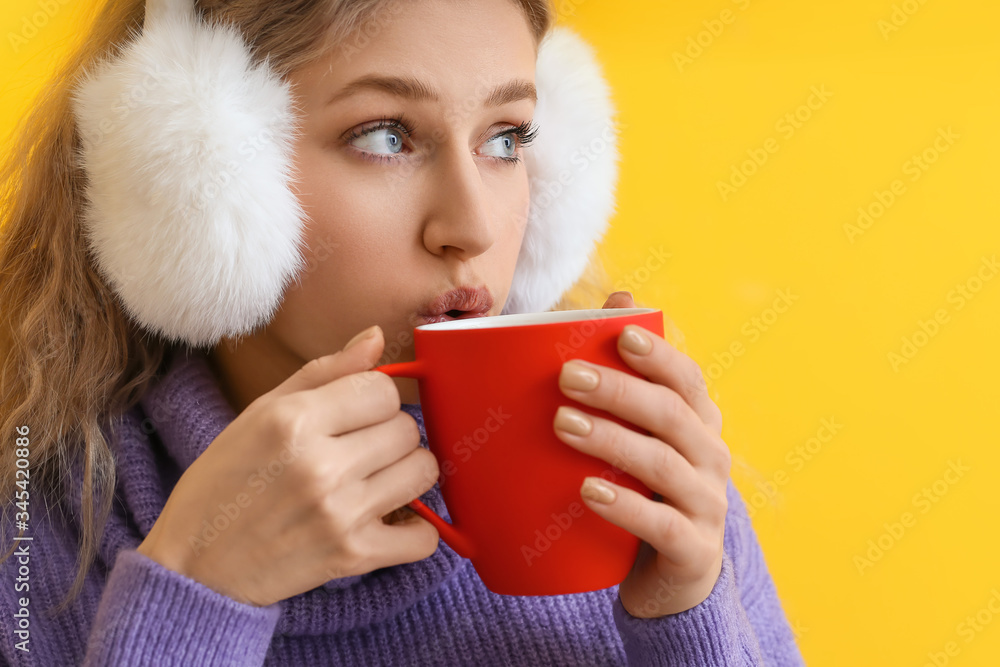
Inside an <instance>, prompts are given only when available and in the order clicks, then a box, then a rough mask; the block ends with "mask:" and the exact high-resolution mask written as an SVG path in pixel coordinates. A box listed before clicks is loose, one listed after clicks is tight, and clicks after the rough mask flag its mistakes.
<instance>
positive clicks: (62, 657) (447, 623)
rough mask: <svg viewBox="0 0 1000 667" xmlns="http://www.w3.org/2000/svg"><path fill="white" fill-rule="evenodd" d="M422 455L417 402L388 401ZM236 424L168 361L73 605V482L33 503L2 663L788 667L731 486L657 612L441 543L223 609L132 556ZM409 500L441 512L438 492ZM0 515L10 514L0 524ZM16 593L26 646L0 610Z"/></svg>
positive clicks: (0, 618) (773, 602)
mask: <svg viewBox="0 0 1000 667" xmlns="http://www.w3.org/2000/svg"><path fill="white" fill-rule="evenodd" d="M403 410H405V411H406V412H407V413H409V414H410V415H412V416H413V417H414V419H415V420H416V421H417V424H418V425H419V427H420V432H421V446H423V447H427V438H426V432H425V430H424V424H423V417H422V413H421V411H420V406H419V405H403ZM234 418H235V414H234V413H233V411H232V409H231V408H230V406H229V404H228V403H227V402H226V400H225V398H224V397H223V395H222V393H221V391H220V389H219V386H218V383H217V381H216V378H215V376H214V375H213V374H212V370H211V368H210V366H209V365H208V363H207V360H206V359H205V358H204V356H202V355H201V354H200V353H188V354H185V353H183V352H181V353H178V355H177V357H176V358H175V359H174V360H173V362H172V363H171V366H170V368H169V370H168V372H167V373H165V374H164V376H163V377H162V378H160V379H159V380H158V381H157V382H156V384H154V385H153V386H152V387H151V388H150V390H149V391H148V392H147V393H146V395H145V396H144V397H143V398H142V400H141V401H140V403H139V404H138V405H136V406H135V407H134V408H133V409H132V410H130V411H129V412H128V413H127V414H126V415H125V418H124V420H123V422H122V423H121V425H120V427H119V437H118V439H117V440H115V442H114V443H113V447H114V450H115V454H116V460H117V465H118V482H117V488H116V500H115V504H114V508H113V511H112V514H111V517H110V518H109V522H108V525H107V528H106V529H105V532H104V535H103V539H102V541H101V546H100V553H99V558H98V560H97V562H96V563H95V565H94V566H92V567H91V569H90V571H89V572H88V576H87V580H86V585H85V587H84V589H83V593H82V595H81V596H79V597H78V598H76V600H75V601H74V604H73V606H72V608H70V609H69V610H67V611H66V612H64V613H63V614H60V615H58V616H52V615H51V614H50V613H49V610H50V607H51V606H53V605H54V604H55V603H56V602H58V601H59V600H61V599H62V596H63V594H64V593H65V591H66V590H68V588H69V586H70V584H71V583H72V581H73V577H74V574H75V563H76V553H77V550H78V548H79V533H80V525H81V522H80V520H79V517H80V483H81V482H80V478H79V476H76V477H74V478H72V479H71V480H70V481H69V482H68V484H69V488H67V489H66V494H67V495H66V498H65V499H64V500H63V503H64V504H65V505H66V506H67V509H68V511H67V512H65V513H59V512H55V511H53V512H51V513H50V512H48V511H47V510H46V507H45V505H44V504H43V503H42V502H41V501H40V499H37V498H36V497H34V496H33V497H32V504H31V522H30V526H31V528H30V531H29V533H28V534H29V535H31V536H32V537H33V540H32V541H30V542H24V543H22V544H28V545H29V546H28V549H29V553H30V561H29V565H28V567H29V569H30V573H29V575H28V579H29V585H30V590H28V591H15V587H14V582H15V579H16V578H17V577H18V568H19V562H18V558H17V557H14V558H11V559H8V560H7V561H5V562H4V563H3V565H2V566H0V580H2V581H3V582H4V583H3V586H2V587H0V632H2V637H0V656H2V657H3V658H4V661H5V662H6V663H9V664H11V665H38V666H44V667H52V666H54V665H59V666H62V665H79V664H83V665H87V666H91V665H294V666H296V667H301V666H308V665H351V666H354V665H400V666H403V665H449V666H450V665H475V666H477V667H484V666H490V665H530V666H532V667H540V666H543V665H626V664H627V665H671V666H673V665H763V664H767V665H770V666H775V667H778V666H783V665H802V664H803V662H802V658H801V655H800V653H799V650H798V647H797V646H796V644H795V641H794V637H793V636H792V633H791V630H790V628H789V625H788V622H787V620H786V618H785V615H784V612H783V610H782V607H781V604H780V602H779V600H778V597H777V593H776V591H775V588H774V584H773V581H772V579H771V576H770V574H769V573H768V570H767V566H766V563H765V560H764V557H763V554H762V553H761V549H760V546H759V544H758V542H757V539H756V536H755V534H754V532H753V528H752V526H751V523H750V520H749V518H748V517H747V513H746V508H745V505H744V503H743V500H742V499H741V498H740V496H739V493H738V492H737V490H736V488H735V487H734V486H733V485H732V482H730V484H729V489H728V497H729V513H728V515H727V517H726V533H725V541H724V544H725V551H726V553H725V556H724V559H723V568H722V574H721V576H720V577H719V580H718V582H717V583H716V585H715V588H714V589H713V590H712V592H711V594H710V595H709V597H708V599H706V600H705V601H704V602H702V603H701V604H700V605H698V606H696V607H694V608H692V609H689V610H687V611H685V612H682V613H679V614H675V615H671V616H666V617H663V618H656V619H640V618H636V617H633V616H631V615H630V614H628V612H626V611H625V609H624V608H623V607H622V605H621V601H620V600H619V598H618V587H617V586H613V587H611V588H608V589H604V590H600V591H592V592H589V593H580V594H575V595H553V596H527V597H522V596H505V595H497V594H494V593H491V592H490V591H488V590H487V589H486V588H485V587H484V586H483V583H482V581H481V580H480V579H479V576H478V575H477V574H476V571H475V569H473V567H472V564H471V563H470V562H469V561H468V560H465V559H463V558H460V557H459V556H458V555H457V554H456V553H455V552H454V551H453V550H452V549H451V548H450V547H448V545H446V544H445V543H444V542H443V541H442V542H439V547H438V550H437V551H436V552H435V553H434V554H433V555H432V556H430V557H429V558H426V559H424V560H422V561H418V562H416V563H406V564H403V565H397V566H394V567H387V568H382V569H379V570H375V571H374V572H370V573H368V574H364V575H358V576H353V577H347V578H344V579H336V580H333V581H329V582H327V583H325V584H323V585H322V586H318V587H316V588H314V589H313V590H311V591H307V592H305V593H303V594H301V595H297V596H295V597H292V598H289V599H287V600H282V601H280V602H276V603H275V604H273V605H270V606H267V607H254V606H251V605H247V604H243V603H240V602H237V601H235V600H233V599H231V598H228V597H226V596H224V595H221V594H219V593H216V592H215V591H213V590H212V589H210V588H208V587H206V586H204V585H202V584H200V583H198V582H197V581H194V580H192V579H189V578H187V577H185V576H183V575H181V574H179V573H177V572H174V571H172V570H169V569H167V568H164V567H163V566H161V565H160V564H159V563H157V562H155V561H153V560H151V559H149V558H147V557H145V556H143V555H142V554H140V553H139V552H137V551H136V550H135V549H136V547H138V546H139V544H140V543H141V542H142V540H143V539H144V538H145V536H146V535H147V534H148V533H149V530H150V528H151V527H152V525H153V522H154V521H155V520H156V518H157V516H158V515H159V513H160V511H161V510H162V508H163V506H164V504H165V503H166V500H167V497H168V496H169V494H170V490H171V489H172V488H173V486H174V484H175V483H176V481H177V479H178V478H179V477H180V474H181V473H182V472H183V471H184V470H185V469H186V468H187V467H188V466H189V465H191V463H192V462H193V461H194V460H195V459H196V458H197V457H198V456H199V455H200V454H201V453H202V452H203V451H204V450H205V448H207V447H208V445H209V444H210V443H211V442H212V440H214V439H215V438H216V437H217V436H218V434H219V433H220V432H221V431H222V430H223V429H224V428H225V427H226V425H228V424H229V423H230V422H231V421H232V420H233V419H234ZM421 500H423V501H424V502H425V503H426V504H427V505H428V506H429V507H431V508H432V509H434V510H435V511H437V512H438V513H439V514H440V515H441V516H443V517H444V518H445V519H446V520H450V516H449V515H448V513H447V510H446V508H445V506H444V503H443V500H442V498H441V493H440V488H439V486H438V485H437V484H435V485H434V487H433V488H432V489H431V490H429V491H428V492H427V493H425V494H424V495H423V496H422V497H421ZM7 520H9V517H8V518H7ZM3 546H4V547H7V546H8V545H3ZM21 597H29V598H30V602H29V605H28V607H27V608H28V610H29V622H30V625H29V632H30V640H29V641H28V643H27V647H28V648H29V651H28V652H23V651H20V650H17V649H15V647H14V644H15V642H17V641H19V639H18V637H17V636H16V635H15V630H16V629H17V628H18V624H17V622H16V621H17V619H15V618H14V612H15V611H17V610H18V609H19V604H18V598H21Z"/></svg>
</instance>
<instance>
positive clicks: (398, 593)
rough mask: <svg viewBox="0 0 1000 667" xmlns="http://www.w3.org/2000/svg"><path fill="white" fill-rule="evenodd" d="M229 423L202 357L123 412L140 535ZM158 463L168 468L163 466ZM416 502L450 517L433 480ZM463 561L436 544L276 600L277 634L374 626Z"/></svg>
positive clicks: (417, 412) (178, 361)
mask: <svg viewBox="0 0 1000 667" xmlns="http://www.w3.org/2000/svg"><path fill="white" fill-rule="evenodd" d="M402 410H403V411H405V412H406V413H407V414H409V415H411V416H412V417H413V419H414V420H415V421H416V423H417V426H418V427H419V430H420V446H421V447H424V448H427V433H426V429H425V427H424V421H423V413H422V411H421V408H420V406H419V405H416V404H403V405H402ZM235 418H236V415H235V413H234V411H233V409H232V407H231V406H230V405H229V402H228V401H227V400H226V398H225V396H224V394H223V393H222V389H221V387H220V385H219V382H218V380H217V378H216V377H215V375H214V373H213V371H212V369H211V366H210V364H209V361H208V359H207V358H206V356H205V353H204V352H201V351H177V352H176V353H175V355H174V358H173V359H172V360H171V361H170V363H169V366H168V369H167V371H166V372H165V374H164V375H163V376H162V377H161V378H159V379H158V381H156V382H154V383H153V384H152V385H151V386H150V387H149V389H148V390H147V391H146V393H145V394H144V395H143V397H142V399H141V400H140V402H139V405H138V406H136V407H135V408H134V409H133V410H132V411H130V412H129V413H128V414H127V415H126V418H125V424H123V426H124V428H123V429H122V431H121V437H120V439H119V442H118V447H119V449H120V451H119V452H117V453H118V455H119V463H118V466H119V469H118V474H119V479H120V484H121V486H122V492H123V496H124V502H125V504H126V506H127V507H128V509H129V510H130V513H131V514H132V518H133V519H134V520H135V522H136V524H138V528H139V530H140V532H141V533H142V535H143V536H145V535H147V534H148V533H149V530H150V529H151V528H152V524H153V522H154V521H155V520H156V517H157V516H159V513H160V512H161V511H162V509H163V506H164V504H165V503H166V500H167V497H168V496H169V491H170V490H171V489H172V488H173V485H174V484H175V483H176V479H177V478H179V476H180V474H182V473H183V472H184V470H186V469H187V468H188V467H189V466H190V465H191V464H192V463H193V462H194V461H195V459H196V458H198V456H200V455H201V454H202V452H204V451H205V449H207V448H208V446H209V445H210V444H211V443H212V441H213V440H215V438H216V437H217V436H218V435H219V434H220V433H221V432H222V430H223V429H224V428H225V427H226V426H227V425H229V423H230V422H232V421H233V419H235ZM143 434H152V435H150V436H149V437H143ZM150 450H153V451H150ZM164 458H166V459H168V460H169V462H172V463H173V464H174V465H167V466H164V465H162V462H163V459H164ZM158 460H159V461H161V463H159V464H158V463H157V461H158ZM172 468H173V470H172V471H171V469H172ZM420 500H422V501H423V502H424V503H425V504H426V505H427V506H428V507H430V508H431V509H433V510H434V511H435V512H437V513H438V515H439V516H441V517H443V518H444V519H445V520H450V516H449V514H448V511H447V509H446V507H445V505H444V501H443V499H442V497H441V490H440V486H439V485H438V484H437V483H435V484H434V486H433V488H431V489H430V490H429V491H427V492H426V493H425V494H423V495H422V496H421V497H420ZM133 548H134V547H133ZM467 563H468V561H466V560H465V559H463V558H461V557H460V556H459V555H458V554H457V553H455V552H454V551H453V550H452V549H451V548H450V547H449V546H448V545H447V544H445V543H444V542H443V541H440V542H439V545H438V550H437V551H436V552H435V553H434V554H433V555H431V556H430V557H429V558H426V559H424V560H420V561H416V562H412V563H403V564H400V565H395V566H391V567H385V568H381V569H378V570H375V571H374V572H369V573H367V574H363V575H356V576H352V577H345V578H341V579H334V580H331V581H328V582H326V583H325V584H323V585H321V586H318V587H317V588H314V589H312V590H311V591H307V592H305V593H302V594H300V595H296V596H294V597H292V598H289V599H287V600H283V601H281V602H279V603H277V604H279V605H280V606H281V607H282V609H283V612H282V616H281V620H280V621H279V623H278V628H277V632H279V633H281V634H291V635H295V634H325V633H330V632H332V631H345V630H350V629H353V628H356V627H362V626H365V625H368V624H370V623H377V622H380V621H381V620H383V619H384V618H387V617H390V616H393V615H395V614H398V613H399V612H401V611H403V610H404V609H406V608H408V607H410V606H412V605H414V604H416V603H417V602H418V601H419V600H421V599H422V598H424V597H426V596H427V595H429V594H430V593H431V592H433V591H434V590H435V589H437V588H438V587H439V586H440V585H441V584H442V583H443V582H444V581H445V580H446V579H447V578H449V577H450V576H451V575H452V574H454V573H455V572H456V571H457V570H458V569H459V567H461V566H462V565H463V564H467ZM362 582H363V584H364V585H362Z"/></svg>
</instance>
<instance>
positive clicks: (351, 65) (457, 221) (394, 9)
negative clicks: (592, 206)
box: [213, 0, 536, 410]
mask: <svg viewBox="0 0 1000 667" xmlns="http://www.w3.org/2000/svg"><path fill="white" fill-rule="evenodd" d="M535 57H536V46H535V41H534V36H533V34H532V32H531V29H530V27H529V25H528V23H527V20H526V18H525V17H524V15H523V13H522V11H521V9H520V8H519V7H518V6H517V4H516V3H514V2H512V1H511V0H480V1H477V2H465V1H461V0H422V1H421V2H400V1H396V0H394V1H392V2H390V3H388V5H387V6H386V8H385V9H384V10H383V12H382V13H380V14H378V15H377V17H376V18H375V20H374V21H373V22H370V23H369V24H367V25H366V26H365V27H364V32H359V33H357V36H355V37H352V38H350V39H349V40H347V42H346V43H344V44H342V45H339V46H337V47H334V48H333V49H332V50H331V51H330V52H329V54H328V55H327V56H324V58H322V59H321V60H319V61H317V62H315V63H313V64H310V65H308V66H305V67H303V68H301V69H300V70H298V71H295V72H293V73H292V75H291V76H290V81H291V83H292V84H293V90H294V91H295V94H296V97H297V100H296V101H297V102H298V104H299V106H300V109H301V111H302V112H303V123H302V127H301V129H302V132H301V134H300V137H299V139H298V141H297V143H296V145H295V163H294V166H295V171H296V173H295V176H296V180H297V182H296V184H295V186H294V188H295V191H296V194H297V196H298V198H299V201H300V202H301V203H302V205H303V207H304V209H305V211H306V213H307V221H306V230H305V249H304V254H305V258H306V260H307V268H306V269H305V270H304V271H303V272H302V273H301V274H300V276H299V281H298V284H293V285H292V286H290V287H289V288H288V289H287V290H286V292H285V296H284V301H283V303H282V305H281V308H280V310H279V311H278V313H277V314H276V316H275V317H274V319H273V320H272V321H271V322H270V324H269V325H268V326H267V327H266V329H264V330H262V331H261V332H260V333H259V334H257V335H255V336H252V337H246V338H244V339H242V340H241V341H239V343H238V344H236V345H234V343H233V341H224V342H223V343H222V344H220V345H219V346H218V347H217V348H216V350H215V352H214V354H213V357H214V360H215V362H216V364H217V367H218V368H219V369H220V371H221V374H222V376H223V384H224V385H225V386H226V391H227V393H228V394H229V397H230V400H231V401H232V402H233V403H234V404H235V407H236V408H237V409H238V410H242V409H243V408H244V407H245V406H246V405H247V404H249V402H250V401H252V400H253V399H254V398H256V396H259V395H260V394H262V393H265V392H266V391H269V390H270V389H272V388H273V387H275V386H277V385H278V384H279V383H280V382H282V381H283V380H284V379H285V378H287V377H288V376H289V375H291V374H292V373H294V372H295V371H296V370H298V369H299V368H300V367H301V366H302V365H303V364H305V363H306V362H308V361H309V360H311V359H314V358H316V357H320V356H323V355H326V354H331V353H333V352H335V351H337V350H339V349H340V348H342V347H343V346H344V345H345V344H346V343H347V341H348V340H350V339H351V338H352V337H353V336H354V335H355V334H357V333H358V332H360V331H361V330H363V329H365V328H367V327H369V326H371V325H372V324H378V325H380V326H381V327H382V329H383V331H384V332H385V340H386V350H385V354H384V355H383V357H382V359H380V360H379V363H388V362H395V361H408V360H411V359H413V349H412V344H413V341H412V332H413V328H414V327H415V326H418V325H419V324H423V323H425V321H424V320H422V319H420V315H419V313H420V312H421V311H423V310H424V309H425V308H426V307H427V305H428V303H429V302H430V301H431V300H432V299H434V298H435V297H437V296H439V295H441V294H443V293H444V292H447V291H449V290H451V289H453V288H456V287H460V286H471V287H477V288H484V289H486V290H488V291H489V292H490V294H491V295H492V297H493V305H492V308H490V310H489V313H488V314H489V315H496V314H499V313H500V311H501V310H502V309H503V306H504V303H505V302H506V300H507V295H508V289H509V287H510V283H511V280H512V277H513V273H514V266H515V263H516V261H517V256H518V251H519V249H520V247H521V239H522V237H523V234H524V228H525V224H526V222H527V218H528V208H529V197H528V177H527V172H526V171H525V165H524V162H523V159H522V158H523V149H522V146H521V145H520V142H521V139H520V137H519V136H518V135H517V133H516V132H515V130H516V129H517V128H518V126H521V125H522V124H524V126H523V127H522V136H523V131H524V130H525V129H528V128H527V124H528V123H529V122H530V121H531V119H532V115H533V113H534V108H535V99H534V80H535V76H534V75H535ZM527 150H530V149H527ZM396 384H397V387H398V388H399V390H400V397H401V399H402V402H403V403H417V402H418V396H417V392H416V383H415V381H413V380H408V379H403V378H400V379H396Z"/></svg>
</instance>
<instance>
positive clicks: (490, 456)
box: [375, 308, 663, 595]
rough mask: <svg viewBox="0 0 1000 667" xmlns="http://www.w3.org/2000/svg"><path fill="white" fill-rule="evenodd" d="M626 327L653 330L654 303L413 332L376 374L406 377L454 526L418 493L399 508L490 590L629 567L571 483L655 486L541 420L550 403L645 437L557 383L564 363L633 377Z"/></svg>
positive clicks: (614, 578)
mask: <svg viewBox="0 0 1000 667" xmlns="http://www.w3.org/2000/svg"><path fill="white" fill-rule="evenodd" d="M626 324H636V325H638V326H641V327H643V328H645V329H647V330H649V331H651V332H653V333H655V334H656V335H658V336H659V337H661V338H662V337H663V312H662V311H661V310H656V309H651V308H604V309H598V310H563V311H551V312H544V313H525V314H516V315H497V316H494V317H482V318H473V319H461V320H452V321H449V322H438V323H434V324H426V325H423V326H419V327H416V328H415V329H414V341H413V344H414V354H415V356H416V360H415V361H407V362H402V363H395V364H387V365H385V366H379V367H376V368H375V370H378V371H382V372H383V373H386V374H387V375H390V376H393V377H397V376H399V377H408V378H415V379H416V380H417V386H418V391H419V394H420V403H421V410H422V412H423V415H424V426H425V428H426V432H427V444H428V447H429V449H430V451H431V452H432V453H433V454H434V455H435V456H436V457H437V460H438V468H439V471H440V476H439V478H438V483H439V485H440V489H441V495H442V498H443V499H444V502H445V505H446V506H447V508H448V513H449V515H450V516H451V519H452V523H448V522H447V521H445V520H444V519H442V518H441V517H439V516H438V515H437V514H435V513H434V512H433V511H432V510H431V509H430V508H429V507H427V506H426V505H425V504H423V503H422V502H420V500H419V499H416V500H413V501H412V502H411V503H409V506H410V507H411V508H412V509H413V510H414V511H415V512H416V513H417V514H419V515H420V516H422V517H423V518H424V519H426V520H427V521H430V522H431V523H432V524H433V525H434V527H435V528H437V530H438V533H439V534H440V536H441V539H443V540H444V541H445V543H446V544H448V546H450V547H451V548H452V549H454V550H455V551H456V552H457V553H458V554H459V555H460V556H462V557H464V558H469V559H470V560H471V561H472V565H473V567H474V568H475V569H476V572H477V573H478V574H479V577H480V578H481V579H482V581H483V583H484V584H485V586H486V587H487V588H488V589H489V590H491V591H493V592H494V593H500V594H504V595H563V594H567V593H584V592H587V591H594V590H599V589H602V588H608V587H610V586H614V585H615V584H618V583H621V581H622V580H623V579H624V578H625V576H626V575H627V574H628V572H629V570H631V568H632V565H633V563H634V562H635V559H636V556H637V555H638V552H639V546H640V540H639V538H638V537H636V536H634V535H632V534H631V533H629V532H628V531H626V530H625V529H623V528H621V527H619V526H616V525H614V524H613V523H611V522H609V521H607V520H605V519H604V518H602V517H601V516H599V515H598V514H596V513H595V512H593V511H592V510H590V509H589V508H588V507H587V506H586V505H585V504H584V503H583V501H582V500H581V499H580V485H581V484H582V483H583V478H584V477H588V476H593V477H603V478H604V479H606V480H608V481H610V482H613V483H615V484H620V485H621V486H624V487H627V488H630V489H633V490H635V491H637V492H639V493H641V494H643V495H644V496H645V497H647V498H652V497H653V492H652V491H651V490H650V489H649V488H648V487H647V486H646V485H645V484H643V483H642V482H640V481H639V480H637V479H635V478H634V477H632V476H631V475H629V474H628V473H627V472H625V470H623V469H620V468H618V467H617V465H615V464H610V463H607V462H605V461H603V460H601V459H598V458H597V457H594V456H590V455H588V454H584V453H582V452H579V451H577V450H576V449H574V448H573V447H571V446H569V445H567V444H566V443H564V442H563V441H561V440H560V439H559V438H558V437H557V436H556V435H555V433H554V431H553V426H552V423H553V420H554V419H555V413H556V409H557V408H558V407H559V406H560V405H571V406H573V407H576V408H577V409H580V410H582V411H584V412H587V413H589V414H592V415H595V416H598V417H603V418H605V419H610V420H612V421H614V422H617V423H619V424H621V425H623V426H625V427H627V428H631V429H632V430H635V431H638V432H640V433H643V434H646V435H648V434H649V431H646V430H643V429H638V428H636V427H634V426H633V425H632V424H630V423H629V422H626V421H623V420H621V419H618V418H617V417H615V416H614V415H612V414H610V413H608V412H607V411H605V410H598V409H595V408H591V407H589V406H586V405H584V404H582V403H580V402H578V401H574V400H572V399H570V398H568V397H566V396H565V395H564V394H563V393H562V391H561V390H560V389H559V374H560V371H561V369H562V365H563V363H564V362H566V361H569V360H570V359H584V360H586V361H591V362H593V363H596V364H600V365H603V366H609V367H611V368H616V369H619V370H621V371H623V372H626V373H629V374H630V375H633V376H635V377H642V376H641V375H640V374H639V373H636V372H635V371H633V370H632V369H631V368H629V367H628V366H627V365H626V364H625V362H624V360H622V358H621V355H620V354H619V353H618V347H617V341H618V336H619V335H620V334H621V332H622V329H624V328H625V325H626ZM616 463H617V462H616ZM627 467H628V466H627V465H626V466H625V468H627Z"/></svg>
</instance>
